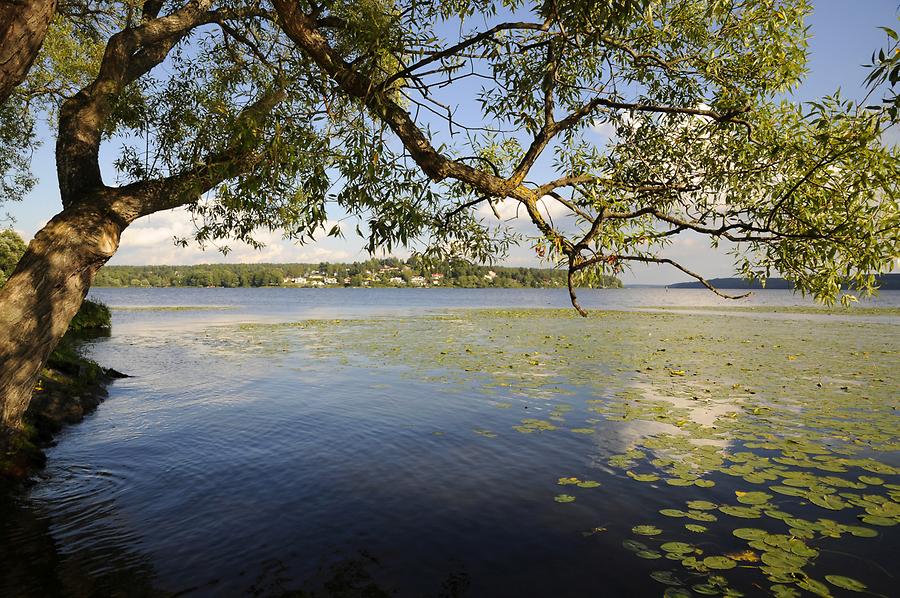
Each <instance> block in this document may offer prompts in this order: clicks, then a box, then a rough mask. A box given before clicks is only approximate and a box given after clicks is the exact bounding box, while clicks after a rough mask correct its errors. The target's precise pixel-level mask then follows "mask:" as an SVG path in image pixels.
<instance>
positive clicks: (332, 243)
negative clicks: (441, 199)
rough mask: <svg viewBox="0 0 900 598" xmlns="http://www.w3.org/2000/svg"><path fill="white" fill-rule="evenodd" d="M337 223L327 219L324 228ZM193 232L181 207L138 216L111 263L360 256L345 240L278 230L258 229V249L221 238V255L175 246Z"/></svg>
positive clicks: (214, 249) (212, 248)
mask: <svg viewBox="0 0 900 598" xmlns="http://www.w3.org/2000/svg"><path fill="white" fill-rule="evenodd" d="M336 223H337V222H336V221H334V222H332V221H328V223H326V225H325V226H326V227H327V228H326V231H327V230H331V226H333V225H334V224H336ZM193 231H194V224H193V222H192V221H191V215H190V213H188V212H187V211H186V210H184V209H177V210H171V211H168V212H160V213H157V214H153V215H151V216H147V217H145V218H141V219H140V220H137V221H136V222H135V223H134V224H132V225H131V226H130V227H129V228H127V229H126V230H125V232H124V233H123V234H122V241H121V244H120V246H119V251H118V252H117V253H116V255H115V256H114V257H113V259H112V260H110V263H111V264H131V265H141V264H201V263H211V262H217V263H222V262H232V263H234V262H241V263H263V262H281V263H288V262H322V261H329V262H337V261H352V260H357V259H362V257H363V256H362V255H361V253H360V251H359V250H357V251H355V252H354V251H352V249H353V248H352V247H351V246H350V243H349V242H348V241H344V240H335V239H327V240H323V241H320V242H317V243H311V244H308V245H298V244H296V242H294V241H291V240H285V239H283V238H282V235H281V232H280V231H265V230H263V231H259V233H258V234H257V235H255V238H256V240H258V241H260V242H262V243H264V244H265V247H263V248H262V249H258V250H257V249H254V248H253V247H251V246H249V245H247V244H245V243H239V242H236V241H223V242H221V243H220V244H218V245H219V246H228V248H229V249H230V251H229V252H228V254H227V255H222V253H221V252H220V251H218V249H217V247H216V246H212V245H210V246H208V247H207V248H206V249H205V250H204V249H202V248H201V247H200V246H199V245H198V244H197V243H193V242H192V243H190V244H189V245H188V246H187V247H180V246H177V245H175V243H174V240H175V238H176V237H178V238H190V237H191V234H192V233H193Z"/></svg>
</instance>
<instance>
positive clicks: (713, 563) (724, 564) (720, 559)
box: [703, 556, 737, 570]
mask: <svg viewBox="0 0 900 598" xmlns="http://www.w3.org/2000/svg"><path fill="white" fill-rule="evenodd" d="M703 564H704V565H705V566H707V567H709V568H710V569H721V570H725V569H734V568H735V567H737V563H736V562H735V561H733V560H731V559H730V558H728V557H727V556H708V557H706V558H705V559H703Z"/></svg>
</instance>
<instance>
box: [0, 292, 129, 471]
mask: <svg viewBox="0 0 900 598" xmlns="http://www.w3.org/2000/svg"><path fill="white" fill-rule="evenodd" d="M110 325H111V315H110V311H109V308H108V307H106V306H105V305H102V304H99V303H95V302H93V301H85V302H84V303H83V304H82V308H81V309H80V310H79V312H78V314H77V315H76V316H75V318H73V319H72V322H71V324H70V326H69V331H68V333H67V334H66V336H65V337H63V340H62V341H61V342H60V344H59V346H58V347H57V348H56V349H55V350H54V351H53V353H52V354H51V355H50V358H49V359H48V360H47V364H46V366H45V367H44V369H43V370H41V374H40V376H39V378H38V381H37V384H35V387H34V389H33V390H32V393H31V402H30V403H29V405H28V410H27V411H26V412H25V418H24V419H25V423H24V425H23V427H22V430H20V431H18V432H12V433H10V434H9V435H8V436H7V437H6V438H2V437H0V485H17V484H28V483H29V481H31V479H32V476H33V475H34V474H35V473H36V472H37V471H39V470H41V469H43V468H44V466H45V465H46V463H47V456H46V454H45V452H44V449H47V448H49V447H52V446H54V445H55V444H56V435H57V434H58V433H59V432H60V431H61V430H63V428H65V427H66V426H70V425H73V424H77V423H79V422H81V421H83V420H84V418H85V416H87V415H90V414H91V413H93V412H94V411H95V410H96V409H97V407H98V406H99V405H100V403H102V402H103V401H104V400H106V398H107V397H108V396H109V391H108V389H107V387H108V386H109V384H110V383H111V382H112V381H113V380H116V379H118V378H125V377H127V376H126V374H123V373H121V372H118V371H116V370H114V369H111V368H104V367H101V366H100V365H99V364H98V363H96V362H94V361H93V360H91V359H88V358H86V357H84V356H83V355H82V354H81V352H80V348H81V345H82V344H83V343H84V342H85V341H86V340H89V339H90V338H94V337H96V336H101V335H104V334H109V329H110Z"/></svg>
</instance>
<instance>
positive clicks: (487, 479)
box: [0, 288, 900, 598]
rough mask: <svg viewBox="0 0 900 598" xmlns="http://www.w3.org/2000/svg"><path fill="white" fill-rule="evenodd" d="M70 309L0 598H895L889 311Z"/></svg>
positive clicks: (895, 303)
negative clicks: (52, 408) (91, 333)
mask: <svg viewBox="0 0 900 598" xmlns="http://www.w3.org/2000/svg"><path fill="white" fill-rule="evenodd" d="M91 297H92V298H94V299H99V300H101V301H103V302H105V303H107V304H108V305H109V306H111V307H112V309H113V329H112V333H111V335H110V336H109V337H103V338H99V339H96V340H94V341H90V342H89V343H88V344H86V345H85V347H84V351H85V353H86V354H87V355H89V356H90V357H92V358H93V359H95V360H96V361H98V362H99V363H100V364H101V365H104V366H107V367H113V368H115V369H117V370H120V371H122V372H125V373H127V374H129V375H131V376H132V377H130V378H126V379H122V380H117V381H116V382H114V383H113V384H112V385H111V386H110V395H109V399H108V400H107V401H106V402H105V403H103V404H102V405H101V406H100V407H99V409H98V410H97V412H96V413H95V414H93V415H92V416H90V417H88V418H86V419H85V421H84V422H83V423H81V424H79V425H76V426H72V427H70V428H68V429H66V430H65V431H64V432H63V433H61V434H60V435H59V437H58V445H57V446H55V447H53V448H51V449H49V450H48V458H49V463H48V466H47V468H46V470H44V471H43V472H42V473H41V474H40V480H39V481H38V483H37V484H35V485H34V486H32V487H31V488H30V489H28V490H27V491H24V492H23V493H21V494H17V495H14V496H4V497H0V538H2V543H0V563H2V564H3V569H2V570H0V594H2V595H27V596H53V595H69V596H83V595H97V596H107V595H121V596H159V595H163V596H166V595H179V596H180V595H190V596H234V595H255V596H282V595H292V596H342V597H343V596H370V597H371V596H416V597H418V596H435V597H437V596H587V595H595V596H666V597H667V598H678V597H687V596H700V595H724V596H738V595H745V596H756V595H774V596H800V595H833V596H850V595H859V594H858V592H859V591H866V592H871V593H872V595H882V596H892V595H897V592H896V585H897V582H898V579H897V575H898V571H897V567H896V563H897V560H898V555H900V527H898V526H897V524H898V523H900V415H898V412H897V408H898V406H900V404H898V399H897V389H898V372H900V335H898V333H900V292H885V293H882V295H881V296H880V297H879V298H878V299H877V300H875V301H872V302H867V303H865V304H864V306H863V308H862V309H856V310H849V311H844V310H834V311H822V310H819V309H817V308H815V306H813V305H812V304H811V303H810V302H809V301H808V300H804V299H802V298H799V297H796V296H794V295H792V294H791V293H790V292H788V291H761V292H756V293H754V294H753V295H752V296H751V297H750V298H749V299H748V300H743V301H741V302H737V303H735V302H728V301H725V300H722V299H719V298H717V297H715V296H713V295H712V294H711V293H708V292H706V291H700V290H665V289H656V288H635V289H615V290H613V289H611V290H583V291H582V292H581V293H580V295H579V298H580V300H581V302H582V304H583V305H584V306H585V307H586V308H587V309H589V310H592V313H591V317H589V318H587V319H583V318H580V317H578V316H577V315H576V314H575V313H574V312H573V311H572V310H571V308H570V307H568V297H567V293H566V292H565V290H562V289H552V290H549V289H548V290H539V289H521V290H519V289H471V290H467V289H281V288H263V289H95V290H93V291H91Z"/></svg>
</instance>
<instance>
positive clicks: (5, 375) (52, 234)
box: [0, 205, 128, 435]
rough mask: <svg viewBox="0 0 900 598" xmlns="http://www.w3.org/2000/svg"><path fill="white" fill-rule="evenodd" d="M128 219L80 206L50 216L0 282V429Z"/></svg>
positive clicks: (21, 404)
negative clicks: (1, 285) (0, 283)
mask: <svg viewBox="0 0 900 598" xmlns="http://www.w3.org/2000/svg"><path fill="white" fill-rule="evenodd" d="M127 225H128V222H127V221H125V220H124V219H122V218H120V217H118V216H117V215H115V214H114V213H112V212H110V211H108V210H102V209H98V208H97V207H93V206H85V205H80V206H77V207H72V208H67V209H65V210H63V211H62V212H60V213H59V214H57V215H56V216H55V217H54V218H53V219H52V220H51V221H50V222H49V223H47V225H46V226H45V227H44V228H43V229H41V230H40V231H39V232H38V234H37V235H36V236H35V238H34V239H33V240H32V241H31V243H30V244H29V245H28V249H27V250H26V252H25V255H24V256H22V259H21V260H19V263H18V265H17V266H16V269H15V271H14V272H13V274H12V276H10V278H9V280H8V281H7V282H6V284H5V285H4V286H3V287H2V288H0V435H2V432H4V429H5V431H6V432H10V431H11V430H16V429H18V428H20V427H21V424H22V416H23V415H24V413H25V410H26V409H27V408H28V404H29V402H30V401H31V393H32V389H33V388H34V385H35V383H36V382H37V378H38V375H39V374H40V371H41V368H42V367H43V365H44V363H45V362H46V361H47V358H48V357H49V355H50V353H51V352H52V351H53V349H55V348H56V345H57V343H59V340H60V339H61V338H62V336H63V335H64V334H65V332H66V330H67V329H68V327H69V322H70V321H71V320H72V318H73V317H74V316H75V313H76V312H77V311H78V308H79V307H80V306H81V302H82V301H83V300H84V297H85V295H86V294H87V292H88V289H89V288H90V285H91V282H92V281H93V279H94V275H95V274H96V273H97V270H99V269H100V267H101V266H102V265H103V264H105V263H106V261H107V260H108V259H109V258H110V257H112V255H113V254H114V253H115V251H116V249H117V248H118V247H119V236H120V235H121V233H122V231H123V230H124V229H125V227H126V226H127Z"/></svg>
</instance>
